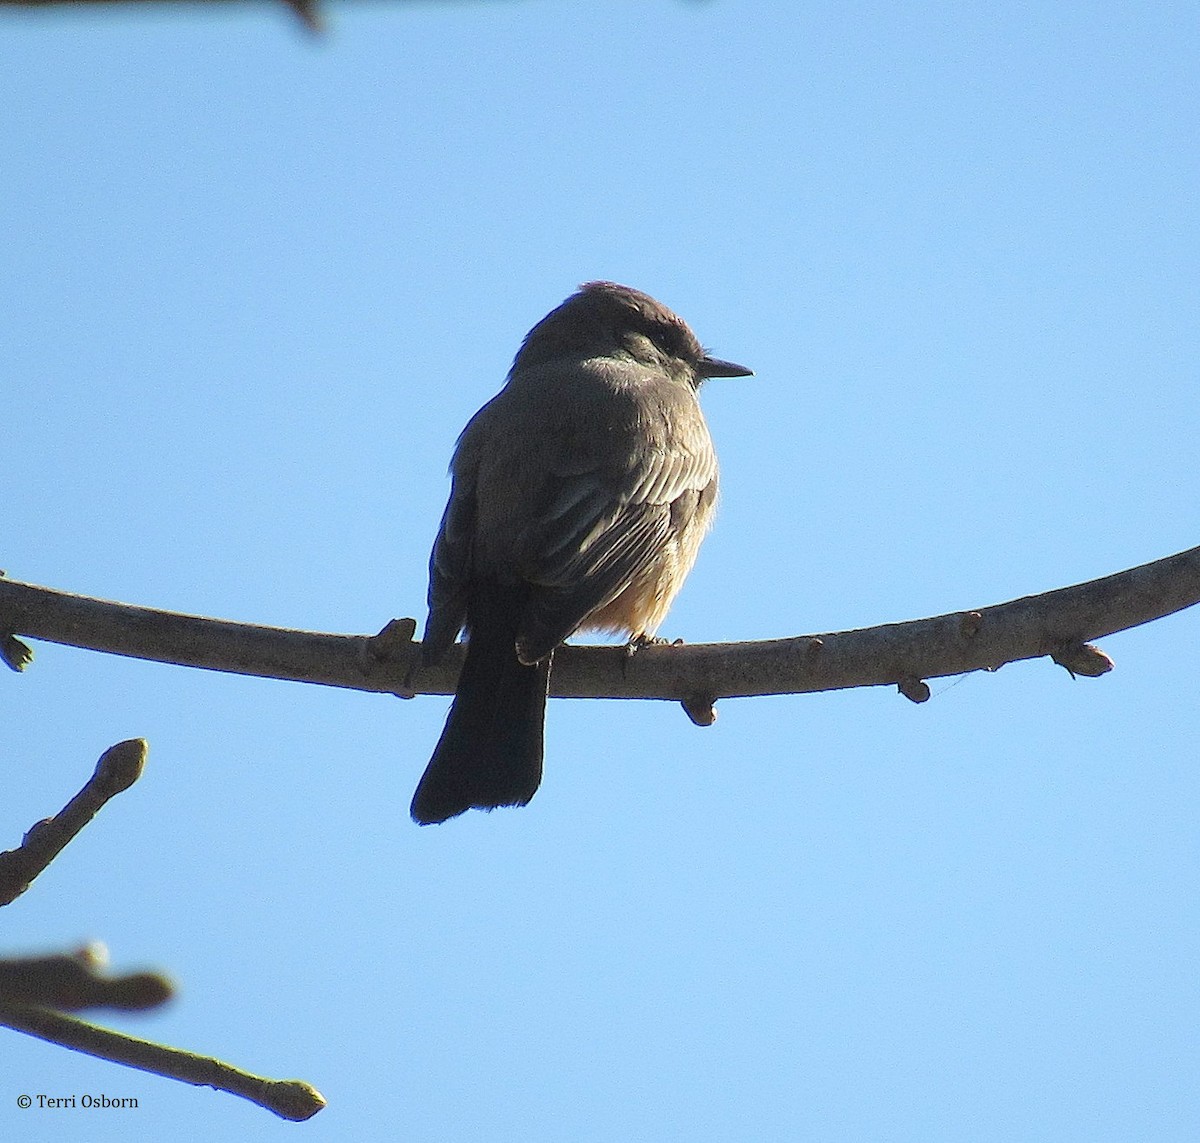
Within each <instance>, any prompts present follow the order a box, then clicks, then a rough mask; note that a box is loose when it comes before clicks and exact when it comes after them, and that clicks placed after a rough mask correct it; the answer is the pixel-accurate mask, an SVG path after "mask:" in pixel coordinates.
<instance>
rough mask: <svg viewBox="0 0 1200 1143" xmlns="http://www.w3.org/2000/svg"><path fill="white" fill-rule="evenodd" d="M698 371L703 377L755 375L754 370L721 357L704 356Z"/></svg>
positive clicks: (697, 367) (697, 368)
mask: <svg viewBox="0 0 1200 1143" xmlns="http://www.w3.org/2000/svg"><path fill="white" fill-rule="evenodd" d="M696 373H697V374H698V375H699V376H701V377H753V376H754V370H753V369H747V368H746V367H745V366H744V365H735V364H734V363H733V362H732V361H722V360H721V359H720V358H719V357H702V358H700V363H699V364H698V365H697V366H696Z"/></svg>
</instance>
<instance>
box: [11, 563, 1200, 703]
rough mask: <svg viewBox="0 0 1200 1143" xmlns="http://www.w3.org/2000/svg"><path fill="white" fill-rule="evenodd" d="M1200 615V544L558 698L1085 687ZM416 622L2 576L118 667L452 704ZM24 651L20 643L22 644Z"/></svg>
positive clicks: (578, 682)
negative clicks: (1184, 613)
mask: <svg viewBox="0 0 1200 1143" xmlns="http://www.w3.org/2000/svg"><path fill="white" fill-rule="evenodd" d="M1196 603H1200V547H1198V548H1191V549H1189V550H1188V551H1185V552H1180V553H1178V554H1177V555H1174V556H1168V557H1166V558H1165V559H1161V560H1156V561H1154V562H1153V563H1149V564H1143V565H1141V566H1140V567H1135V568H1131V569H1129V570H1128V571H1123V572H1118V573H1116V574H1115V575H1110V576H1106V577H1104V578H1103V579H1096V580H1091V581H1089V582H1087V583H1081V584H1076V585H1074V586H1073V587H1064V588H1061V589H1059V590H1057V591H1050V592H1046V593H1044V594H1041V595H1032V596H1026V597H1025V598H1022V599H1016V600H1012V601H1011V602H1009V603H1000V604H996V605H995V606H992V607H984V608H979V609H978V610H970V611H957V612H951V613H950V614H947V615H939V616H935V617H933V618H930V619H915V620H911V621H909V622H906V623H889V624H884V625H883V626H879V627H870V628H863V629H861V630H854V631H839V632H832V633H824V634H819V635H803V636H799V637H796V638H789V639H773V640H767V641H763V642H752V643H711V644H702V643H698V644H692V645H675V646H666V647H654V646H649V647H644V648H641V649H639V650H638V651H637V652H636V654H634V655H632V656H630V654H629V653H628V651H627V650H626V649H625V648H623V647H564V648H562V649H561V650H560V651H559V652H557V653H556V655H555V659H554V671H553V673H552V676H551V685H550V693H551V694H552V695H555V696H557V697H563V698H657V699H671V700H675V701H680V702H683V703H684V704H685V708H686V709H687V710H688V713H689V715H690V716H691V717H692V718H693V720H694V721H697V722H700V723H702V724H703V723H705V722H709V721H711V720H712V719H711V717H710V716H711V714H712V711H711V706H712V703H713V702H714V701H715V700H716V699H719V698H729V697H734V696H750V695H768V694H803V693H810V692H813V691H826V690H840V689H843V688H848V687H864V686H884V685H890V686H896V687H898V688H899V689H900V691H901V693H902V694H904V695H906V696H907V697H909V698H911V699H913V700H914V701H918V702H919V701H923V700H924V699H925V698H927V697H928V688H927V687H924V688H923V686H922V681H923V680H925V679H930V678H938V677H941V676H945V675H959V674H964V673H966V672H968V671H977V670H996V669H997V668H999V667H1001V666H1003V665H1004V664H1005V663H1011V662H1015V661H1017V660H1021V659H1033V658H1038V657H1039V656H1043V655H1049V656H1052V657H1053V658H1054V659H1055V660H1056V661H1057V662H1059V663H1061V664H1062V665H1063V666H1065V667H1067V668H1068V670H1070V671H1071V672H1072V673H1074V674H1084V675H1097V674H1103V673H1104V672H1105V671H1107V670H1109V669H1111V666H1112V663H1111V660H1109V659H1108V657H1107V656H1105V655H1104V654H1103V652H1100V651H1097V650H1096V649H1095V648H1090V647H1087V646H1086V644H1087V642H1088V641H1089V640H1092V639H1096V638H1100V637H1102V636H1104V635H1111V634H1113V633H1114V632H1117V631H1124V630H1126V629H1127V628H1130V627H1136V626H1138V625H1140V624H1143V623H1149V622H1151V621H1152V620H1155V619H1161V618H1162V617H1163V616H1166V615H1170V614H1172V613H1173V612H1176V611H1180V610H1182V609H1183V608H1185V607H1191V606H1193V605H1194V604H1196ZM415 631H416V623H415V621H414V620H411V619H404V620H393V621H392V622H391V623H389V624H388V625H387V626H386V627H384V629H383V630H382V631H381V632H380V633H379V634H378V635H373V636H367V635H330V634H322V633H317V632H312V631H294V630H289V629H285V628H279V627H261V626H255V625H252V624H243V623H233V622H229V621H227V620H219V619H206V618H202V617H199V616H194V615H180V614H177V613H175V612H170V611H156V610H152V609H150V608H145V607H133V606H130V605H128V604H123V603H112V602H108V601H105V600H99V599H89V598H86V597H84V596H78V595H69V594H67V593H65V592H60V591H55V590H52V589H50V588H46V587H38V586H35V585H33V584H26V583H17V582H14V581H12V580H4V579H0V634H9V635H26V636H29V637H31V638H34V639H44V640H48V641H50V642H53V643H64V644H67V645H70V646H74V647H84V648H89V649H91V650H95V651H104V652H107V653H110V654H116V655H129V656H133V657H135V658H141V659H152V660H155V661H158V662H165V663H175V664H178V665H180V666H189V667H202V668H205V669H208V670H216V671H229V672H233V673H236V674H245V675H257V676H260V677H265V678H276V679H287V680H293V681H298V682H307V683H319V684H322V685H324V686H335V687H347V688H351V689H354V690H363V691H378V692H391V693H393V694H400V695H404V696H411V695H413V694H451V693H453V690H454V684H455V681H456V679H457V677H458V671H459V668H460V666H461V664H462V647H461V646H458V647H455V648H454V649H452V651H451V652H450V653H449V654H447V656H446V658H445V660H444V661H443V662H442V663H440V664H438V665H437V666H436V667H429V668H423V667H421V666H420V659H419V650H420V646H419V644H417V643H414V642H413V641H412V637H413V634H414V633H415ZM10 641H11V640H10Z"/></svg>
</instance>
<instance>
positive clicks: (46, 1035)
mask: <svg viewBox="0 0 1200 1143" xmlns="http://www.w3.org/2000/svg"><path fill="white" fill-rule="evenodd" d="M0 1025H4V1026H6V1027H9V1028H15V1029H16V1030H17V1031H18V1032H25V1033H27V1034H28V1035H30V1036H36V1037H38V1039H40V1040H47V1041H49V1042H50V1043H51V1044H59V1045H61V1046H62V1047H64V1048H71V1049H73V1050H74V1051H76V1052H86V1053H87V1054H88V1055H89V1056H98V1057H99V1058H100V1059H102V1060H111V1061H112V1062H113V1063H118V1064H124V1065H125V1066H126V1067H130V1068H138V1069H139V1070H141V1071H144V1072H153V1073H154V1074H155V1075H160V1076H166V1077H167V1078H168V1079H177V1080H182V1081H183V1082H184V1083H190V1084H195V1085H197V1086H202V1087H213V1088H216V1089H217V1090H218V1091H227V1092H229V1094H230V1095H240V1096H241V1097H242V1098H243V1099H248V1100H250V1101H251V1102H252V1103H257V1104H258V1105H259V1106H260V1107H265V1108H266V1109H267V1110H268V1111H273V1112H274V1113H275V1114H276V1115H278V1116H281V1117H282V1118H284V1119H291V1120H296V1121H299V1120H303V1119H310V1118H311V1117H312V1116H314V1115H316V1113H317V1112H318V1111H320V1110H321V1108H323V1107H324V1106H325V1098H324V1096H322V1095H321V1093H320V1092H319V1091H317V1089H316V1088H315V1087H313V1086H312V1085H311V1084H308V1083H305V1082H304V1081H303V1080H273V1079H267V1078H266V1077H265V1076H256V1075H252V1074H251V1073H250V1072H244V1071H242V1070H241V1069H240V1068H235V1067H234V1066H233V1065H232V1064H227V1063H224V1062H223V1061H222V1060H217V1059H213V1058H212V1057H211V1056H198V1055H196V1054H194V1053H193V1052H185V1051H182V1050H181V1049H179V1048H172V1047H169V1046H168V1045H166V1044H156V1043H154V1042H153V1041H152V1040H142V1039H139V1038H138V1037H136V1036H127V1035H125V1034H124V1033H122V1032H114V1031H113V1030H112V1029H111V1028H101V1027H99V1026H97V1025H95V1024H89V1023H87V1022H86V1021H84V1020H77V1019H75V1018H74V1017H72V1016H63V1015H62V1014H61V1013H58V1012H49V1011H47V1010H46V1009H44V1008H33V1007H28V1006H26V1005H22V1004H13V1003H10V1002H8V1001H2V1000H0Z"/></svg>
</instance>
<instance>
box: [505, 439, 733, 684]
mask: <svg viewBox="0 0 1200 1143" xmlns="http://www.w3.org/2000/svg"><path fill="white" fill-rule="evenodd" d="M716 471H717V465H716V458H715V456H714V455H713V451H712V447H711V445H710V444H709V443H708V442H707V441H704V442H702V443H701V447H700V448H698V449H695V450H684V449H682V448H679V447H675V448H673V449H671V450H663V449H651V450H647V451H646V452H644V453H642V454H640V455H639V456H638V457H637V458H636V459H635V461H634V463H633V464H632V465H631V466H630V467H629V468H628V469H626V470H625V471H624V472H621V473H616V474H614V473H612V472H611V471H609V472H606V471H604V470H603V469H601V468H595V469H592V470H591V471H588V472H580V473H574V474H571V475H569V476H562V477H560V478H558V479H557V480H555V482H554V483H553V485H552V492H551V495H550V496H549V497H548V502H547V505H546V507H545V509H544V510H543V511H542V512H541V513H539V515H538V516H537V517H536V519H535V520H534V521H533V522H532V523H531V525H530V528H529V529H528V534H527V536H526V537H524V542H523V544H522V545H521V546H522V548H523V549H524V550H525V551H526V552H528V559H529V566H528V567H527V568H526V569H525V575H526V577H527V578H528V580H529V581H530V582H532V583H533V584H534V588H535V589H534V592H533V596H532V599H531V601H530V605H529V609H528V612H527V615H526V621H525V623H524V624H523V625H522V630H521V633H520V639H519V642H520V645H521V657H522V659H524V660H525V661H527V662H529V661H534V660H536V659H539V658H541V657H542V656H543V655H545V654H548V653H549V652H550V651H551V650H553V648H554V647H555V646H557V645H558V643H560V642H561V641H562V640H563V639H565V638H567V637H568V636H569V635H570V634H571V633H572V632H573V631H574V630H575V629H576V628H577V627H578V626H579V625H580V623H582V622H583V620H584V619H586V618H587V616H588V615H590V614H591V613H592V612H593V611H595V610H597V609H598V608H600V607H603V606H604V605H605V604H607V603H610V602H611V601H612V600H613V599H615V598H616V597H617V596H618V595H620V593H621V592H622V591H624V590H625V588H627V587H628V586H629V584H630V583H632V582H633V580H634V579H635V578H636V577H637V576H638V574H639V573H641V572H644V571H646V570H648V569H649V568H650V567H652V566H653V564H654V561H655V559H656V558H657V557H658V556H659V555H660V554H661V552H662V550H663V545H664V544H665V543H666V542H667V541H668V540H669V539H670V538H671V534H672V532H673V530H674V528H675V523H674V520H673V517H672V513H671V506H672V504H674V503H675V501H677V500H678V499H679V498H680V497H682V496H686V495H688V494H689V493H691V494H697V493H700V492H702V491H703V490H704V489H705V488H707V487H708V485H709V484H711V483H712V481H713V480H714V479H715V477H716Z"/></svg>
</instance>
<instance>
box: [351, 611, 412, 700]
mask: <svg viewBox="0 0 1200 1143" xmlns="http://www.w3.org/2000/svg"><path fill="white" fill-rule="evenodd" d="M416 633H417V621H416V620H415V619H389V620H388V621H387V623H385V624H384V625H383V629H382V630H381V631H380V632H379V633H378V634H377V635H371V636H369V637H367V638H366V639H364V640H363V641H362V647H361V650H360V652H359V660H360V661H359V666H360V667H361V668H362V673H363V674H364V675H367V674H370V673H371V669H372V668H373V667H374V666H376V665H377V664H379V663H403V662H404V661H405V660H407V661H408V664H409V668H408V675H407V676H405V684H407V683H408V681H409V678H410V677H411V675H412V673H413V670H414V669H415V668H416V663H417V660H416V644H415V643H414V642H413V636H414V635H416ZM393 694H395V695H397V696H398V697H400V698H413V697H415V695H416V692H415V691H413V690H412V689H411V688H409V687H408V686H407V685H404V686H402V687H401V688H400V689H398V690H396V691H393Z"/></svg>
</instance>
